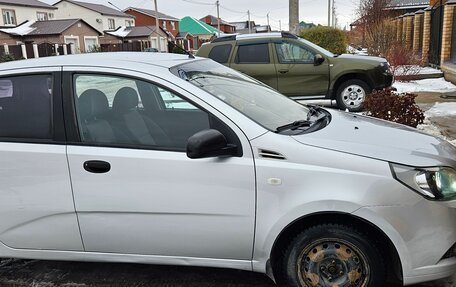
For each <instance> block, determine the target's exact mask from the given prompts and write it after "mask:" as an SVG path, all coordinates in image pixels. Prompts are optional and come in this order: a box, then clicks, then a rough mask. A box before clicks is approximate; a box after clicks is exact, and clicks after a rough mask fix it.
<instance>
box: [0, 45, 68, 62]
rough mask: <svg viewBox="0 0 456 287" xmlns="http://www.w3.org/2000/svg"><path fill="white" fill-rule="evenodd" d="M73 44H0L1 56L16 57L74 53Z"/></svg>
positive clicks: (24, 57) (25, 57)
mask: <svg viewBox="0 0 456 287" xmlns="http://www.w3.org/2000/svg"><path fill="white" fill-rule="evenodd" d="M74 53H75V49H74V45H73V44H51V43H42V44H19V45H0V57H3V56H4V55H7V54H9V55H11V56H13V57H14V58H15V59H30V58H40V57H50V56H58V55H67V54H74Z"/></svg>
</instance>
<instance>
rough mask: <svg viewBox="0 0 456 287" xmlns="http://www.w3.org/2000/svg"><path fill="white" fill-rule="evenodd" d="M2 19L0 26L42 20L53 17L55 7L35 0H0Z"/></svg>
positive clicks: (12, 25)
mask: <svg viewBox="0 0 456 287" xmlns="http://www.w3.org/2000/svg"><path fill="white" fill-rule="evenodd" d="M0 9H1V11H2V20H1V24H0V26H4V27H15V26H18V25H20V24H22V23H24V22H25V21H42V20H50V19H53V18H54V13H55V11H56V10H57V8H56V7H53V6H51V5H48V4H46V3H43V2H40V1H37V0H0Z"/></svg>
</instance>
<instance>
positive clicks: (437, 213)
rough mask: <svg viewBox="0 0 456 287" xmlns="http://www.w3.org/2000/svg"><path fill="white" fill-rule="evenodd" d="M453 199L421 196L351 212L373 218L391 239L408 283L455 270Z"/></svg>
mask: <svg viewBox="0 0 456 287" xmlns="http://www.w3.org/2000/svg"><path fill="white" fill-rule="evenodd" d="M454 203H455V202H452V203H439V202H432V201H428V200H426V199H423V200H420V201H419V202H418V203H417V204H414V205H397V206H371V207H364V208H361V209H360V210H358V211H356V212H355V213H354V215H356V216H359V217H362V218H365V219H367V220H369V221H371V222H373V223H374V224H375V225H377V226H378V227H379V228H381V229H382V230H383V231H384V232H385V234H386V235H387V236H388V237H389V238H390V239H391V241H392V242H393V244H394V246H395V247H396V249H397V251H398V253H399V257H400V260H401V263H402V272H403V280H404V284H405V285H411V284H416V283H421V282H426V281H432V280H437V279H442V278H445V277H448V276H451V275H453V274H455V273H456V257H455V256H453V255H454V253H453V252H451V251H450V250H452V248H454V245H455V244H456V208H452V207H451V206H453V204H454ZM448 255H451V256H448Z"/></svg>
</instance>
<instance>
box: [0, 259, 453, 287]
mask: <svg viewBox="0 0 456 287" xmlns="http://www.w3.org/2000/svg"><path fill="white" fill-rule="evenodd" d="M0 286H1V287H57V286H58V287H146V286H160V287H184V286H185V287H209V286H217V287H256V286H262V287H273V286H275V285H274V284H273V283H272V281H271V280H269V278H268V277H266V276H265V275H262V274H257V273H252V272H244V271H237V270H228V269H213V268H195V267H172V266H152V265H138V264H108V263H79V262H76V263H72V262H57V261H56V262H52V261H38V260H13V259H10V260H6V261H3V262H2V263H1V264H0ZM430 286H433V287H456V277H453V278H452V279H447V280H441V281H438V282H431V283H428V284H423V285H415V286H413V287H430Z"/></svg>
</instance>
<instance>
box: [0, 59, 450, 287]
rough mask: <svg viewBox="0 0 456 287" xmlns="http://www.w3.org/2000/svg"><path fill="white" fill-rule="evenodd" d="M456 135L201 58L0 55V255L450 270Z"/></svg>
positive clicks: (439, 273)
mask: <svg viewBox="0 0 456 287" xmlns="http://www.w3.org/2000/svg"><path fill="white" fill-rule="evenodd" d="M455 169H456V149H455V147H453V146H452V145H450V144H449V143H447V142H445V141H443V140H440V139H437V138H434V137H431V136H428V135H425V134H422V133H419V132H417V131H416V130H415V129H411V128H407V127H405V126H401V125H397V124H393V123H389V122H385V121H380V120H376V119H373V118H368V117H363V116H359V115H354V114H350V113H344V112H339V111H329V110H325V109H322V108H317V107H312V106H303V105H300V104H298V103H296V102H294V101H292V100H289V99H288V98H286V97H284V96H282V95H280V94H279V93H278V92H276V91H274V90H272V89H270V88H268V87H267V86H264V85H263V84H261V83H259V82H257V81H256V80H253V79H251V78H249V77H247V76H244V75H243V74H240V73H238V72H236V71H234V70H231V69H229V68H226V67H224V66H222V65H220V64H217V63H215V62H213V61H212V60H208V59H202V58H196V59H194V58H193V57H188V56H183V55H170V54H160V53H106V54H99V53H96V54H88V55H73V56H59V57H49V58H43V59H36V60H24V61H16V62H10V63H5V64H1V65H0V257H3V258H7V257H14V258H29V259H45V260H75V261H106V262H107V261H109V262H135V263H150V264H176V265H194V266H211V267H225V268H236V269H243V270H251V271H255V272H262V273H267V274H268V275H269V276H270V277H271V278H273V279H274V280H276V282H278V283H280V284H282V285H284V286H301V287H304V286H374V287H384V286H391V285H389V284H390V283H391V282H400V283H403V284H405V285H410V284H414V283H418V282H424V281H429V280H434V279H439V278H443V277H446V276H450V275H451V274H453V273H454V272H455V271H456V171H455Z"/></svg>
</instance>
